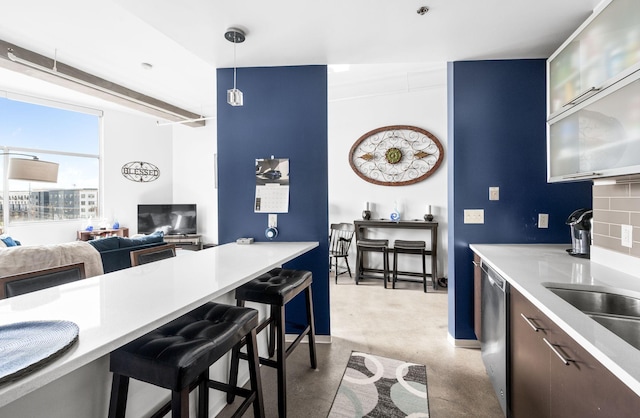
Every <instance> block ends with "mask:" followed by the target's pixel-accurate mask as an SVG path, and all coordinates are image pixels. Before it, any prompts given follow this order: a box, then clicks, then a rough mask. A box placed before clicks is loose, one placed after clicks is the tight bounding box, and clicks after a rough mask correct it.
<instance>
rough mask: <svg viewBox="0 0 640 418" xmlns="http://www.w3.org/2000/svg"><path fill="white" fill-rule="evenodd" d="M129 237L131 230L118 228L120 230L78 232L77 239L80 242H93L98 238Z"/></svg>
mask: <svg viewBox="0 0 640 418" xmlns="http://www.w3.org/2000/svg"><path fill="white" fill-rule="evenodd" d="M128 236H129V228H118V229H94V230H91V231H87V230H85V229H83V230H81V231H78V236H77V239H78V241H91V240H92V239H96V238H106V237H128Z"/></svg>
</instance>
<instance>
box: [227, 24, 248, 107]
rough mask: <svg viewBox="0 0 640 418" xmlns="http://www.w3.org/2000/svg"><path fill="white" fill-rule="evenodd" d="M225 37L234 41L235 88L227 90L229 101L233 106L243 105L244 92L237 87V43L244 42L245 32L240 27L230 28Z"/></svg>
mask: <svg viewBox="0 0 640 418" xmlns="http://www.w3.org/2000/svg"><path fill="white" fill-rule="evenodd" d="M224 37H225V39H226V40H227V41H229V42H233V88H232V89H229V90H227V103H229V104H230V105H231V106H242V104H243V99H242V92H241V91H240V90H238V89H237V88H236V71H237V68H236V44H239V43H242V42H244V40H245V34H244V32H243V31H242V30H240V29H236V28H229V29H227V32H225V34H224Z"/></svg>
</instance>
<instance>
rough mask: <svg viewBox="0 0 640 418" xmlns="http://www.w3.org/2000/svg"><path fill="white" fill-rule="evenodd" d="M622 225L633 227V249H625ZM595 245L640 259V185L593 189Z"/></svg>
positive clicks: (600, 186)
mask: <svg viewBox="0 0 640 418" xmlns="http://www.w3.org/2000/svg"><path fill="white" fill-rule="evenodd" d="M622 225H631V226H632V227H633V233H632V238H633V243H632V247H631V248H628V247H623V246H622V241H621V231H622ZM592 240H593V241H592V245H594V246H597V247H602V248H606V249H608V250H612V251H616V252H619V253H621V254H625V255H630V256H632V257H637V258H640V182H639V183H622V184H600V185H598V184H596V185H594V186H593V231H592Z"/></svg>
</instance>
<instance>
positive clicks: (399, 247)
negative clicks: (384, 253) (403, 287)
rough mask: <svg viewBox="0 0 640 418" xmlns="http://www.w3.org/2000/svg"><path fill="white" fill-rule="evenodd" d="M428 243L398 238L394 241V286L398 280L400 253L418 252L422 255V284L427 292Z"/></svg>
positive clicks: (394, 286) (393, 286)
mask: <svg viewBox="0 0 640 418" xmlns="http://www.w3.org/2000/svg"><path fill="white" fill-rule="evenodd" d="M426 249H427V244H426V243H425V242H424V241H407V240H401V239H397V240H395V242H394V243H393V279H392V286H391V287H392V288H393V289H395V288H396V280H398V254H418V255H421V256H422V285H423V286H424V292H425V293H427V263H426V256H427V251H426Z"/></svg>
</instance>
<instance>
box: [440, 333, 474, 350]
mask: <svg viewBox="0 0 640 418" xmlns="http://www.w3.org/2000/svg"><path fill="white" fill-rule="evenodd" d="M447 341H449V343H450V344H451V345H452V346H454V347H456V348H480V341H478V340H466V339H465V340H463V339H455V338H453V337H452V336H451V334H447Z"/></svg>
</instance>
